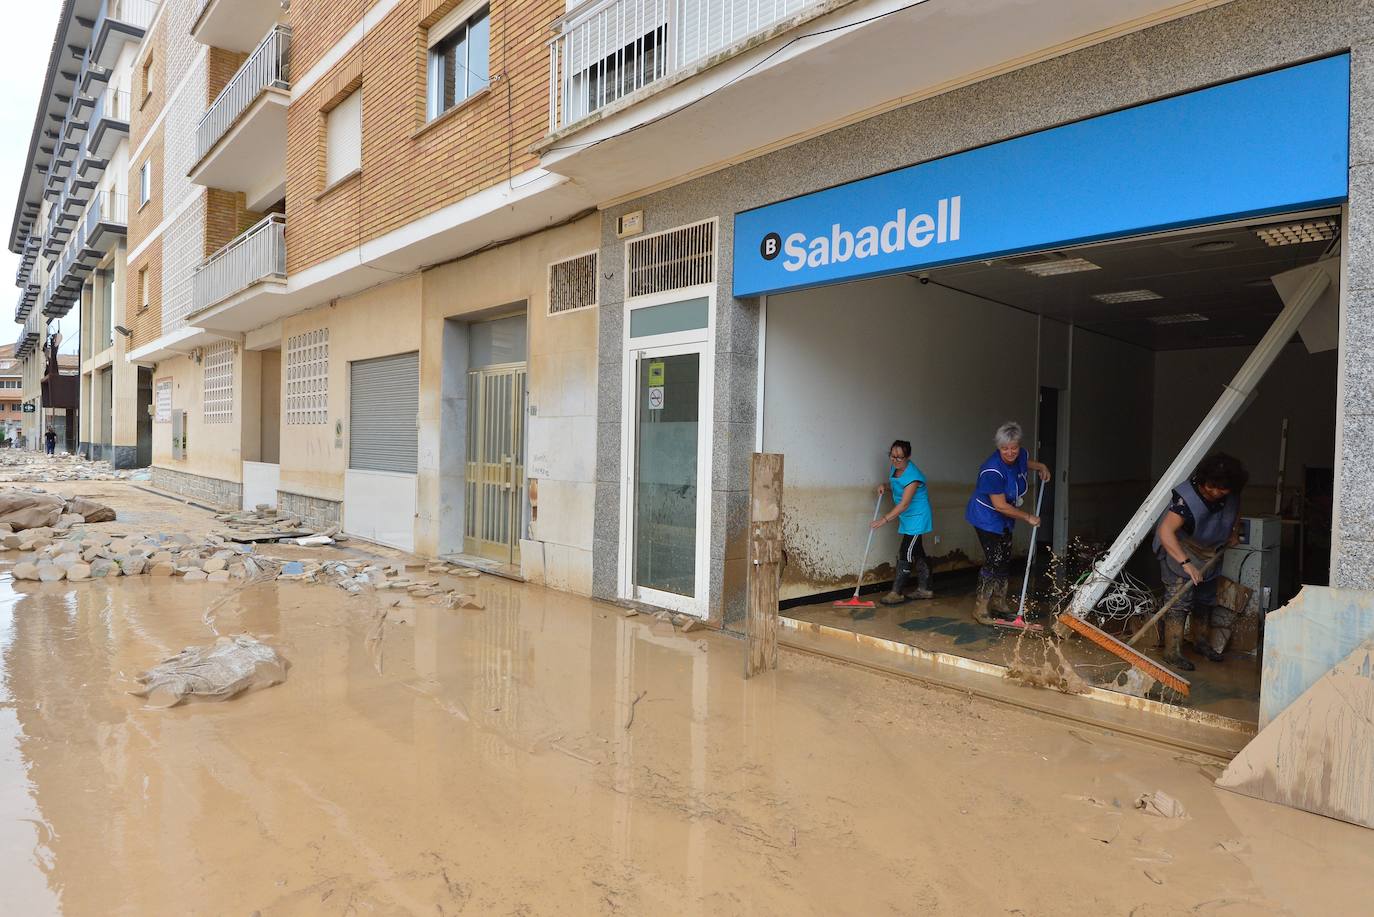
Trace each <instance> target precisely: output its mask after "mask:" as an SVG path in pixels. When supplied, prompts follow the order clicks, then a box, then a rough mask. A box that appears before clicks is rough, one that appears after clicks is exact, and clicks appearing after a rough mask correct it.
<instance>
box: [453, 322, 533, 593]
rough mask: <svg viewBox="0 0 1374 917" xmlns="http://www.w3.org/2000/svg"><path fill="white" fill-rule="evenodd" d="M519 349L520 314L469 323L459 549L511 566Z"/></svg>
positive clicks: (519, 526) (521, 441)
mask: <svg viewBox="0 0 1374 917" xmlns="http://www.w3.org/2000/svg"><path fill="white" fill-rule="evenodd" d="M525 354H526V321H525V315H524V314H523V313H522V314H520V315H510V316H507V317H505V318H499V319H495V320H492V321H485V322H473V323H472V324H470V325H469V326H468V381H467V385H468V392H467V395H468V397H467V404H468V415H467V456H468V459H467V467H466V471H465V478H464V486H465V488H466V491H467V499H466V500H465V506H466V512H465V519H464V532H463V552H464V553H465V554H469V555H473V556H475V557H481V558H485V559H487V560H492V561H496V562H497V563H500V564H510V565H511V566H516V567H518V566H519V564H520V539H521V538H522V537H523V536H524V532H525V503H524V494H525V413H526V407H525V402H526V381H527V373H528V370H527V366H526V363H525Z"/></svg>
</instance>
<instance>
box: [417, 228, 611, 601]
mask: <svg viewBox="0 0 1374 917" xmlns="http://www.w3.org/2000/svg"><path fill="white" fill-rule="evenodd" d="M599 224H600V220H599V218H598V217H595V216H592V217H587V218H584V219H582V220H580V221H577V222H575V223H571V224H569V225H566V226H562V227H559V228H556V229H551V230H548V231H546V232H543V233H539V234H538V235H534V236H530V237H528V238H525V239H521V240H518V241H516V242H512V243H509V244H507V245H503V246H500V247H499V248H495V249H493V250H491V251H488V252H483V253H481V254H477V255H473V256H471V257H468V258H463V259H460V260H458V261H455V262H452V263H450V264H446V265H442V266H440V267H436V268H434V269H432V270H429V271H426V272H425V273H424V275H423V276H424V317H423V322H424V327H423V333H422V339H423V341H424V345H423V347H422V349H421V354H420V480H419V488H420V489H419V501H418V502H419V519H418V520H417V523H416V545H417V550H418V551H419V552H420V553H423V554H448V553H454V552H457V551H461V550H462V526H463V497H464V494H463V488H462V480H463V473H464V462H465V461H466V452H465V444H464V442H463V440H464V427H465V422H466V416H467V379H466V371H467V365H466V361H467V340H466V333H465V328H466V322H467V321H468V320H473V319H481V318H484V317H489V316H490V315H492V314H493V310H497V311H500V310H501V309H502V307H508V306H510V305H511V304H513V303H520V302H524V303H526V304H527V316H528V326H527V331H528V360H527V362H528V367H529V376H528V383H527V384H528V391H529V412H528V414H527V418H526V423H527V428H526V429H527V434H526V435H527V448H526V463H527V464H526V477H527V478H528V479H529V480H528V495H529V498H530V503H531V504H532V507H531V514H532V519H531V522H530V527H529V532H528V535H529V537H528V538H527V539H525V540H524V541H523V542H522V543H521V567H522V573H523V574H524V576H525V577H526V578H527V579H529V580H531V581H533V582H543V583H547V584H548V585H550V586H553V587H555V588H559V589H566V590H569V591H572V592H577V593H580V594H588V593H590V592H591V572H592V513H593V502H594V500H595V497H596V486H595V483H594V469H595V461H596V431H597V426H596V407H597V400H596V384H597V318H598V312H599V311H600V310H598V309H587V310H582V311H577V312H572V313H564V314H560V315H553V316H551V315H549V314H548V309H549V306H548V270H549V265H550V264H551V263H553V262H556V261H561V260H564V259H567V258H571V257H574V256H577V255H583V254H586V253H587V252H589V251H594V250H595V249H596V248H597V245H598V241H599V229H600V225H599Z"/></svg>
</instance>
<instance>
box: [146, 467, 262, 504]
mask: <svg viewBox="0 0 1374 917" xmlns="http://www.w3.org/2000/svg"><path fill="white" fill-rule="evenodd" d="M151 483H152V485H153V486H154V487H156V488H158V489H159V490H165V491H167V492H168V493H174V494H180V495H181V496H183V497H188V498H190V499H192V500H195V501H196V502H197V503H204V504H207V505H209V506H216V507H221V508H223V509H231V510H237V509H239V508H240V507H241V506H242V505H243V485H242V484H239V483H237V482H235V481H222V480H220V479H219V478H207V477H205V476H203V475H199V474H188V473H187V472H185V471H176V470H174V469H171V468H163V467H159V466H157V465H154V466H153V471H152V480H151Z"/></svg>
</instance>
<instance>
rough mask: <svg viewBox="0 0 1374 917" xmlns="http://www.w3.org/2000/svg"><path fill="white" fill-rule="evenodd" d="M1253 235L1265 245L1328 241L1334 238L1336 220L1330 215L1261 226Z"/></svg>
mask: <svg viewBox="0 0 1374 917" xmlns="http://www.w3.org/2000/svg"><path fill="white" fill-rule="evenodd" d="M1255 235H1257V236H1259V237H1260V240H1261V241H1263V242H1264V244H1265V245H1269V246H1278V245H1300V244H1303V243H1305V242H1329V241H1331V240H1332V239H1334V238H1336V221H1335V220H1334V219H1333V218H1331V217H1326V218H1324V219H1320V220H1304V221H1303V222H1301V223H1284V224H1282V225H1280V226H1261V227H1260V228H1259V229H1256V230H1255Z"/></svg>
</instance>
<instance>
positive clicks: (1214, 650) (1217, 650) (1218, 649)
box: [1203, 627, 1231, 662]
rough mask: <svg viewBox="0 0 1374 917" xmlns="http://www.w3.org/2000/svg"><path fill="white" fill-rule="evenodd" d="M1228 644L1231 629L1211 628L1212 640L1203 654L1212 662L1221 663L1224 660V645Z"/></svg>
mask: <svg viewBox="0 0 1374 917" xmlns="http://www.w3.org/2000/svg"><path fill="white" fill-rule="evenodd" d="M1229 642H1231V628H1229V627H1213V628H1212V639H1211V640H1210V641H1209V644H1208V646H1207V648H1206V649H1205V650H1203V652H1205V653H1206V654H1207V658H1208V659H1210V660H1212V661H1213V662H1221V661H1223V660H1224V659H1225V658H1226V644H1227V643H1229Z"/></svg>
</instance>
